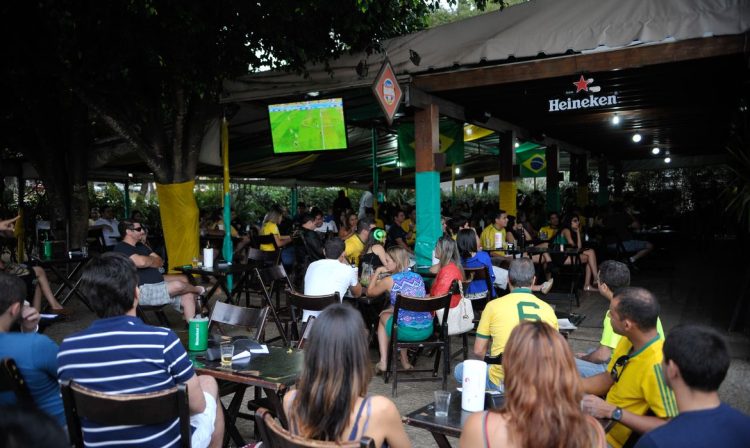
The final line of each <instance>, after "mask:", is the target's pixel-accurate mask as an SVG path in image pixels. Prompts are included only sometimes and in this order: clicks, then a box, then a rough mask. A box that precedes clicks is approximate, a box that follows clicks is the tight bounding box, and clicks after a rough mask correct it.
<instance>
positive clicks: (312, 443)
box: [255, 408, 375, 448]
mask: <svg viewBox="0 0 750 448" xmlns="http://www.w3.org/2000/svg"><path fill="white" fill-rule="evenodd" d="M255 424H256V426H258V428H259V429H260V437H261V439H262V440H263V447H264V448H265V447H266V446H267V447H269V448H334V447H338V448H375V441H374V440H372V439H371V438H369V437H362V439H360V440H355V441H352V442H336V441H333V442H324V441H320V440H312V439H306V438H304V437H299V436H295V435H293V434H291V433H290V432H289V431H288V430H286V429H284V428H283V427H282V426H281V425H280V424H279V423H278V422H277V421H276V419H274V417H273V415H272V414H271V413H270V412H269V411H268V409H265V408H260V409H258V411H257V412H256V413H255Z"/></svg>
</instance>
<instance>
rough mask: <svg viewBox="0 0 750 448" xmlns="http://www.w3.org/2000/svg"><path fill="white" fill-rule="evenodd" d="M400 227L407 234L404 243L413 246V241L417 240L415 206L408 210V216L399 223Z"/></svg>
mask: <svg viewBox="0 0 750 448" xmlns="http://www.w3.org/2000/svg"><path fill="white" fill-rule="evenodd" d="M401 228H402V229H404V232H407V233H408V234H409V238H408V239H407V240H406V244H408V245H409V246H412V247H413V246H414V242H415V241H417V207H414V208H412V209H411V210H410V211H409V217H408V218H406V219H405V220H404V222H402V223H401Z"/></svg>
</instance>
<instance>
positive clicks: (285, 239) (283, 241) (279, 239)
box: [273, 233, 292, 247]
mask: <svg viewBox="0 0 750 448" xmlns="http://www.w3.org/2000/svg"><path fill="white" fill-rule="evenodd" d="M273 238H274V239H275V240H276V246H278V247H283V246H286V245H287V244H289V243H290V242H291V241H292V237H291V236H289V235H277V234H275V233H274V234H273Z"/></svg>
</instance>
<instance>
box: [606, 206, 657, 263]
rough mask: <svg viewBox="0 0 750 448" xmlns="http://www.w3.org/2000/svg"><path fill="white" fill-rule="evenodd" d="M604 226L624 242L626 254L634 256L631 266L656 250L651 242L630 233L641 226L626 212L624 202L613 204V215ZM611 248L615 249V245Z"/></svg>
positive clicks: (611, 245) (612, 244)
mask: <svg viewBox="0 0 750 448" xmlns="http://www.w3.org/2000/svg"><path fill="white" fill-rule="evenodd" d="M604 224H605V226H606V227H607V228H608V229H609V230H610V231H611V232H613V233H614V234H615V235H616V236H617V239H618V240H619V241H620V242H622V246H623V248H624V249H625V252H627V253H631V254H633V255H631V256H630V257H629V258H628V261H629V262H630V263H631V264H633V263H635V262H636V261H638V260H639V259H640V258H642V257H644V256H646V255H648V253H649V252H651V251H652V250H654V245H653V244H651V243H650V242H648V241H643V240H636V239H635V238H633V235H632V233H630V231H631V230H637V229H638V228H639V227H640V224H639V223H638V221H637V220H636V219H635V218H633V215H631V214H630V213H628V211H627V210H625V206H624V205H623V204H622V202H615V203H613V204H612V213H611V214H610V215H609V216H607V217H606V219H605V221H604ZM609 248H610V249H615V243H610V244H609Z"/></svg>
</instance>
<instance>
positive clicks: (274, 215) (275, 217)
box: [263, 209, 281, 224]
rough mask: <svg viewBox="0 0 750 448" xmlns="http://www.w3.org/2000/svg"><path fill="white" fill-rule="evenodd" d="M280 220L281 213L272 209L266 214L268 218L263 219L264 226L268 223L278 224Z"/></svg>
mask: <svg viewBox="0 0 750 448" xmlns="http://www.w3.org/2000/svg"><path fill="white" fill-rule="evenodd" d="M279 218H281V213H279V211H278V210H273V209H271V210H270V211H269V212H268V213H266V216H264V217H263V224H265V223H267V222H273V223H274V224H278V223H279Z"/></svg>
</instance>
